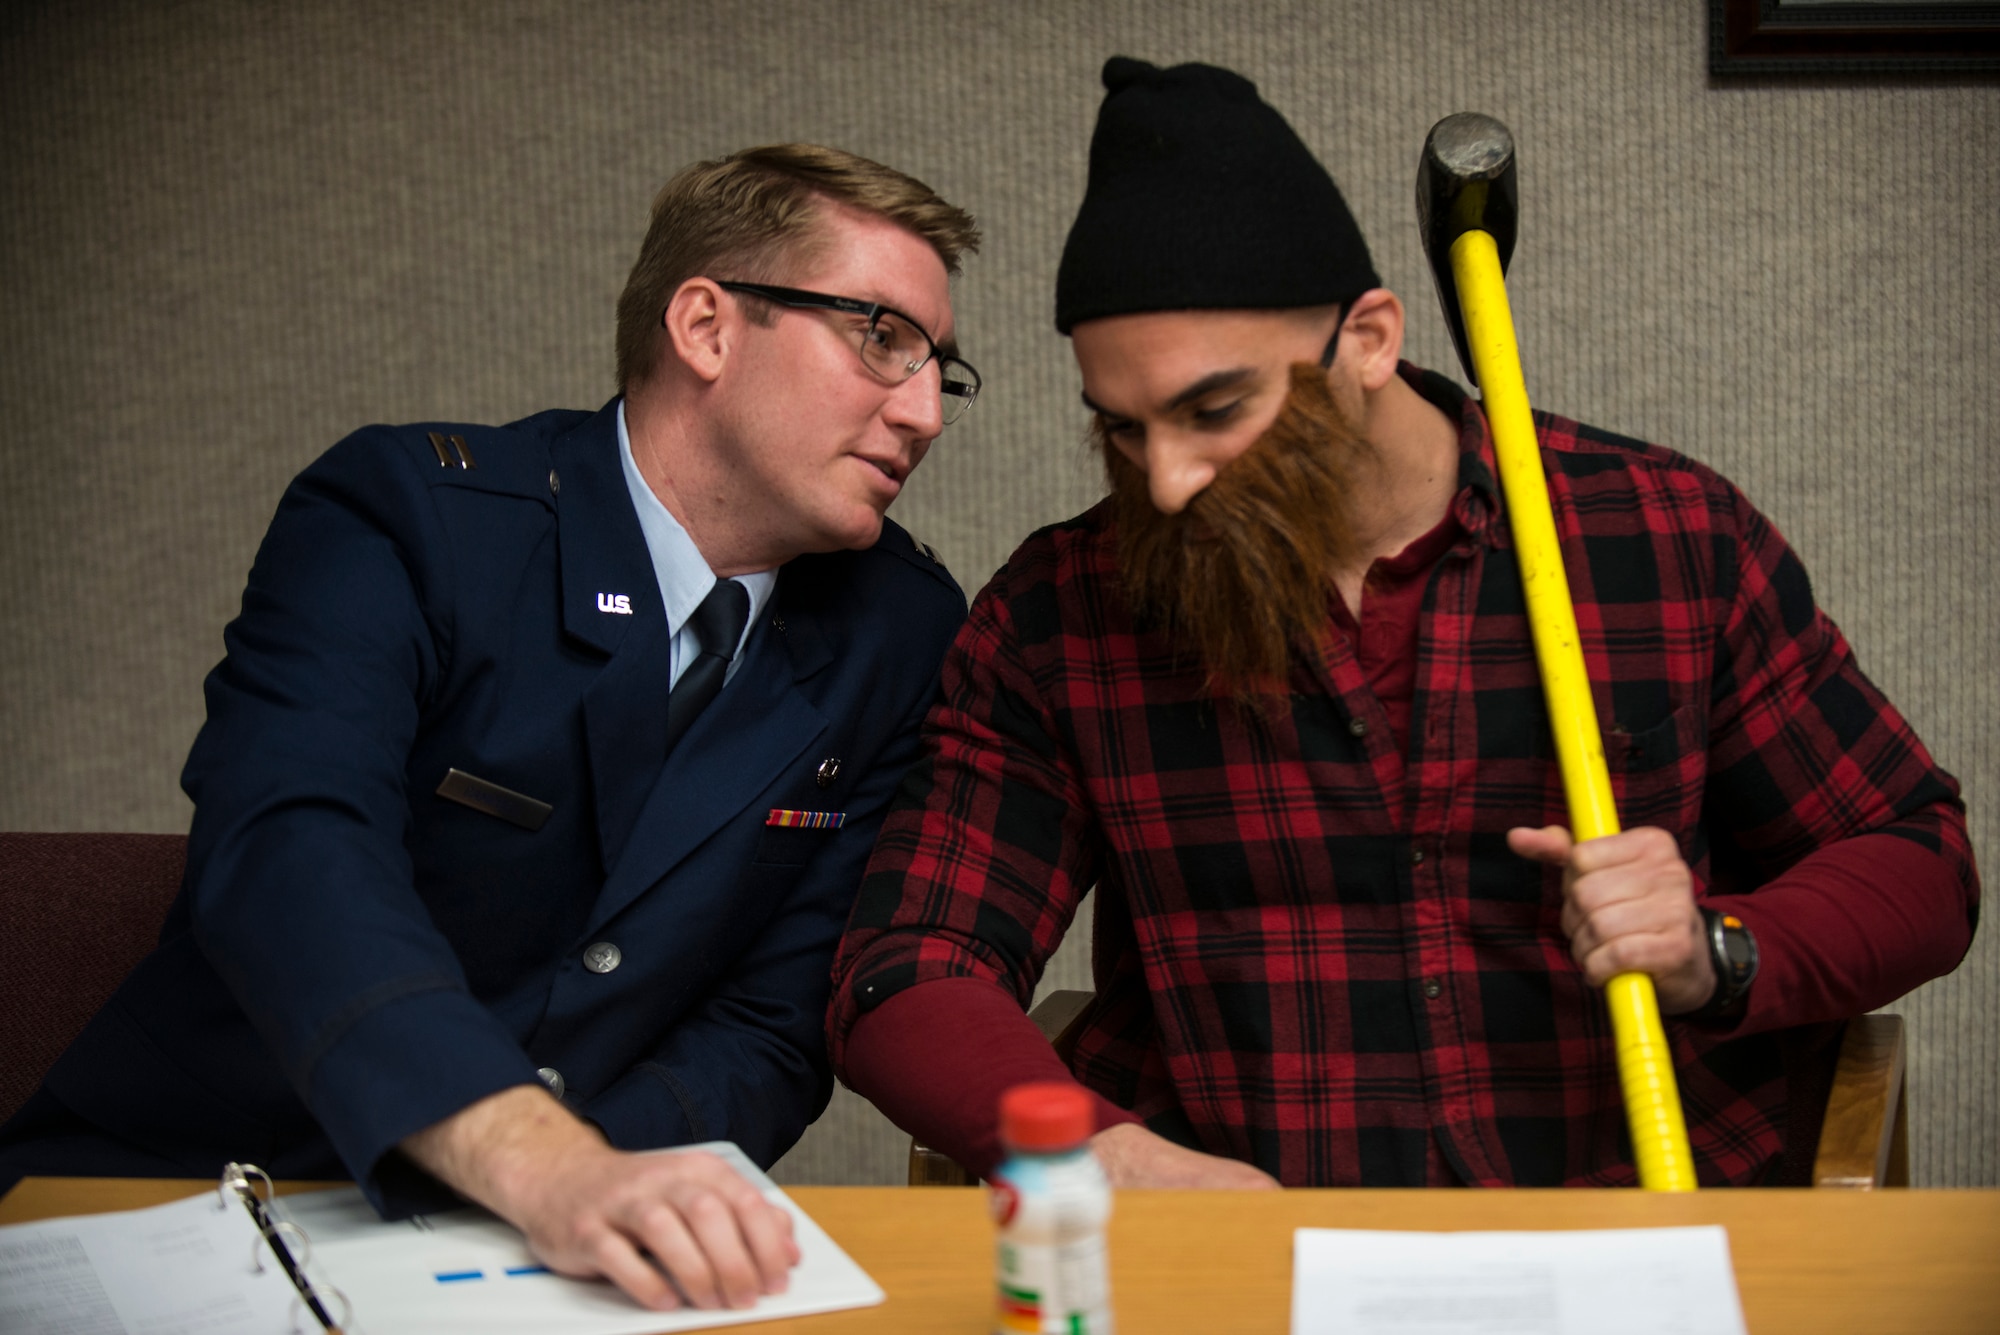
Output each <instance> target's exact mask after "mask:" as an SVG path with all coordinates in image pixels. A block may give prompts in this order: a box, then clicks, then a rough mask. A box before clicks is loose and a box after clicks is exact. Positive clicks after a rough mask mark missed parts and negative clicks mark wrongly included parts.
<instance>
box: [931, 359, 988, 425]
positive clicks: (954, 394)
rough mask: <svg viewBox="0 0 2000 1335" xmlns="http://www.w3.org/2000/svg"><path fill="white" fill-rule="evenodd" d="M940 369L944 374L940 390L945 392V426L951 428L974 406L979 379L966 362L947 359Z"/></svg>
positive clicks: (943, 397)
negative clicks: (973, 401)
mask: <svg viewBox="0 0 2000 1335" xmlns="http://www.w3.org/2000/svg"><path fill="white" fill-rule="evenodd" d="M939 369H940V370H941V371H942V372H943V373H944V375H943V379H942V381H941V382H940V384H939V388H940V389H941V390H942V391H943V395H942V399H943V403H944V424H945V425H946V426H950V425H951V424H952V423H953V422H956V421H957V420H958V419H959V418H960V417H963V416H964V415H965V410H966V409H967V408H970V407H971V406H972V400H973V399H974V398H975V397H976V396H977V395H978V393H979V377H978V376H976V375H974V374H973V371H972V368H971V367H969V366H967V365H966V364H965V363H964V362H959V361H953V360H951V359H949V358H946V359H945V360H944V361H943V363H942V365H941V366H940V367H939Z"/></svg>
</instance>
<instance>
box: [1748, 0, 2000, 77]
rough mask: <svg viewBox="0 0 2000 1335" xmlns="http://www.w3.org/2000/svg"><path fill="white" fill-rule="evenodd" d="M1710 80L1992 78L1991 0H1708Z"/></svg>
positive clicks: (1997, 37) (1996, 65)
mask: <svg viewBox="0 0 2000 1335" xmlns="http://www.w3.org/2000/svg"><path fill="white" fill-rule="evenodd" d="M1708 25H1709V30H1708V71H1709V73H1710V74H1711V75H1715V76H1719V77H1728V76H1732V75H1772V74H1815V75H1824V74H1956V75H1968V74H1971V75H1986V76H1989V77H1991V76H2000V3H1994V2H1993V0H1709V17H1708Z"/></svg>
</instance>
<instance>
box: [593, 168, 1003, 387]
mask: <svg viewBox="0 0 2000 1335" xmlns="http://www.w3.org/2000/svg"><path fill="white" fill-rule="evenodd" d="M829 200H830V201H832V202H834V203H836V204H841V205H845V206H847V207H848V208H853V209H859V210H861V211H862V212H864V213H872V214H874V215H876V216H877V217H880V218H886V219H887V220H888V221H890V222H892V223H895V224H896V225H897V226H899V227H902V228H905V229H907V230H908V231H911V232H913V233H915V234H916V235H917V236H919V237H921V238H923V240H925V241H926V242H928V243H929V244H930V247H931V249H932V250H935V251H936V252H937V255H938V258H939V259H941V260H943V261H944V267H945V270H946V272H948V273H953V274H956V273H957V272H958V262H959V258H960V257H961V256H962V255H966V254H970V253H972V252H975V251H977V250H978V249H979V225H978V223H976V222H974V221H973V218H972V215H971V214H969V213H967V212H965V210H963V209H960V208H957V207H954V206H953V205H951V204H948V203H946V202H945V201H944V200H942V199H940V198H938V196H937V193H936V192H935V191H933V190H932V189H931V188H930V187H929V186H927V185H925V184H924V183H923V182H922V181H919V180H917V179H915V178H914V177H910V176H905V175H904V174H903V173H901V172H899V171H896V170H895V169H894V168H891V167H885V166H883V165H882V164H881V163H879V162H870V161H869V160H868V159H867V158H863V157H857V156H855V155H854V154H852V153H846V152H842V151H841V150H840V149H837V148H823V147H821V146H820V145H818V144H770V145H766V146H765V147H762V148H747V149H744V150H743V151H742V152H740V153H732V154H730V155H729V156H728V157H726V158H717V159H715V160H714V161H711V162H697V163H695V164H694V165H693V166H691V167H687V168H685V169H683V170H682V171H680V172H678V173H677V174H676V175H675V176H674V178H673V179H672V180H671V181H668V182H667V183H666V185H665V186H663V187H662V188H661V190H660V193H659V195H658V197H656V198H655V199H654V200H653V220H652V223H651V225H650V226H648V227H647V229H646V239H645V241H644V242H643V243H642V244H641V245H640V247H639V259H638V262H637V263H635V264H634V265H633V266H632V274H631V277H629V278H627V279H626V280H625V291H624V293H623V295H621V296H620V297H619V298H618V386H619V388H620V389H621V390H624V389H628V388H630V387H631V386H633V385H636V384H640V383H643V382H644V381H645V380H646V379H647V378H648V377H649V376H650V375H651V374H652V372H653V368H654V366H655V365H656V364H657V363H658V360H659V344H660V339H661V338H662V337H663V336H664V330H663V329H662V328H661V325H660V316H661V314H662V313H663V312H664V311H665V310H666V308H667V302H669V301H670V300H672V299H673V295H674V293H675V292H676V291H678V290H679V289H680V285H681V284H682V283H685V282H686V281H687V280H688V279H690V278H696V277H701V276H703V275H707V276H710V277H717V278H726V279H733V280H736V281H739V282H761V283H770V282H780V281H782V280H783V279H784V278H786V277H787V276H788V275H789V273H790V272H792V271H796V270H798V269H800V268H803V267H805V266H806V265H807V264H809V263H811V261H812V260H813V259H814V258H816V257H817V256H818V255H819V254H820V253H821V251H822V250H823V248H824V246H825V244H826V241H827V237H826V235H825V232H824V230H823V229H822V228H821V226H820V222H821V218H822V216H823V207H822V206H823V205H824V203H825V202H826V201H829ZM764 318H766V319H768V318H770V317H769V316H768V315H766V316H765V317H764Z"/></svg>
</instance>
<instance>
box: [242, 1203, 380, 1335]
mask: <svg viewBox="0 0 2000 1335" xmlns="http://www.w3.org/2000/svg"><path fill="white" fill-rule="evenodd" d="M253 1178H256V1179H261V1180H262V1181H263V1183H264V1194H263V1195H262V1196H259V1195H258V1194H257V1186H256V1182H255V1181H253V1180H252V1179H253ZM232 1194H233V1195H234V1196H235V1197H236V1199H237V1200H238V1201H240V1202H241V1203H242V1205H243V1208H244V1209H245V1210H247V1211H248V1212H249V1214H250V1221H251V1222H252V1223H253V1224H255V1225H256V1226H257V1236H258V1238H259V1239H260V1240H261V1242H262V1243H263V1245H264V1246H266V1247H268V1248H270V1251H271V1255H272V1256H273V1257H275V1258H277V1262H278V1266H279V1268H280V1269H282V1270H283V1271H284V1272H285V1278H286V1279H289V1280H290V1281H291V1282H292V1287H293V1288H294V1289H296V1290H298V1297H297V1298H296V1299H294V1300H293V1304H292V1310H293V1316H292V1321H293V1328H294V1329H297V1323H298V1307H299V1305H300V1304H301V1303H302V1304H304V1306H305V1309H306V1310H307V1311H308V1312H310V1313H311V1314H312V1318H313V1320H315V1321H317V1322H319V1326H320V1329H321V1330H323V1331H326V1332H327V1333H328V1335H341V1328H342V1327H343V1326H345V1325H347V1324H349V1323H350V1322H351V1321H352V1320H353V1308H352V1307H351V1306H350V1305H349V1304H348V1301H347V1295H346V1294H344V1293H342V1292H341V1291H340V1290H339V1289H329V1290H328V1292H329V1293H331V1294H333V1296H334V1297H335V1298H337V1299H339V1300H340V1309H341V1315H340V1319H339V1320H338V1321H336V1320H334V1317H333V1314H332V1313H331V1312H329V1311H328V1310H327V1306H326V1303H325V1301H324V1300H323V1299H321V1297H320V1296H319V1293H318V1291H317V1290H316V1289H314V1287H313V1282H312V1280H311V1279H310V1278H308V1277H307V1275H306V1265H307V1263H308V1262H309V1261H310V1260H311V1259H312V1239H311V1238H309V1237H307V1236H306V1233H305V1230H304V1229H302V1228H300V1227H299V1226H298V1225H297V1224H294V1223H292V1222H291V1221H290V1220H289V1219H279V1218H277V1217H276V1216H275V1215H274V1214H273V1213H272V1202H274V1201H275V1200H276V1199H277V1196H278V1188H277V1186H276V1184H275V1183H273V1182H272V1181H271V1175H270V1174H269V1173H267V1172H265V1171H264V1170H263V1169H261V1168H259V1167H258V1166H257V1165H256V1164H242V1163H232V1164H225V1165H223V1169H222V1181H221V1182H220V1183H219V1184H218V1185H217V1187H216V1197H217V1199H218V1201H219V1202H220V1205H219V1207H218V1208H221V1209H228V1208H229V1197H230V1196H231V1195H232ZM287 1233H289V1234H291V1235H292V1236H293V1237H295V1238H297V1239H298V1240H299V1244H300V1249H299V1254H298V1255H297V1256H294V1255H293V1254H292V1249H291V1248H290V1247H288V1246H286V1245H285V1235H286V1234H287ZM250 1261H251V1264H252V1265H253V1266H255V1267H256V1268H257V1269H259V1270H262V1269H263V1268H264V1263H263V1262H262V1261H261V1260H260V1259H258V1257H257V1248H256V1246H255V1245H254V1244H253V1246H252V1249H251V1255H250Z"/></svg>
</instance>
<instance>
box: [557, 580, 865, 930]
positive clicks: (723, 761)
mask: <svg viewBox="0 0 2000 1335" xmlns="http://www.w3.org/2000/svg"><path fill="white" fill-rule="evenodd" d="M785 593H786V589H785V579H784V576H783V574H782V573H781V574H780V575H779V578H778V588H777V591H776V594H775V595H774V597H773V598H772V601H771V608H769V609H767V610H766V612H765V614H764V618H763V620H762V622H761V623H760V624H759V625H758V626H757V627H756V628H755V629H754V630H753V631H752V632H751V634H750V638H749V640H748V642H747V643H746V644H745V645H744V648H743V661H742V662H741V664H740V665H739V666H738V667H737V669H736V673H735V675H734V676H732V677H731V678H730V679H729V684H728V685H727V686H725V687H724V688H723V690H722V694H721V695H718V696H717V697H716V698H715V703H713V704H711V705H710V706H709V707H708V708H707V709H705V710H703V711H702V713H701V716H700V717H699V718H697V719H696V720H695V721H694V723H693V725H692V726H691V727H689V729H688V731H687V733H686V735H684V736H683V737H682V738H681V740H680V744H679V745H677V746H676V747H675V748H674V751H673V754H672V755H671V756H669V757H668V758H667V763H666V765H665V766H664V767H662V768H660V769H659V771H658V774H659V779H658V782H657V783H655V784H653V785H652V792H651V795H650V796H649V798H648V799H647V801H646V803H645V806H644V809H643V810H642V811H641V813H640V815H639V819H638V824H637V827H636V828H635V829H634V830H633V832H632V835H631V839H630V841H629V842H628V843H627V844H626V846H625V849H624V853H623V856H622V857H620V858H619V860H618V861H617V862H616V863H615V864H614V865H613V866H612V868H611V875H610V879H609V880H608V881H607V882H606V883H605V887H604V891H603V893H602V894H600V895H599V896H598V899H597V904H596V906H595V908H593V909H592V911H591V915H590V925H589V927H588V928H586V933H589V932H594V931H596V930H597V929H598V928H599V927H601V926H602V925H603V924H605V923H606V922H608V921H610V919H611V918H612V917H614V916H616V915H617V914H618V912H619V911H620V910H622V909H624V908H625V906H626V905H628V904H630V903H631V902H632V901H633V900H634V899H636V898H638V896H640V895H641V894H643V893H645V891H646V890H647V889H648V888H650V887H651V886H653V885H654V884H656V883H657V882H658V881H659V880H660V878H661V877H663V876H666V875H667V874H668V873H669V872H671V871H673V870H674V868H675V867H676V866H678V865H679V864H680V862H681V861H682V860H683V859H684V858H686V857H687V856H688V855H689V854H690V853H692V852H694V851H695V850H696V849H697V848H699V847H700V846H701V844H702V843H703V842H704V841H705V840H706V839H708V837H709V836H710V835H712V834H714V833H715V832H716V831H717V830H719V829H721V828H722V827H723V826H724V825H726V824H727V823H729V822H730V821H731V820H732V819H734V818H736V817H737V816H739V815H741V814H742V812H743V810H744V808H745V807H746V806H748V805H749V804H751V803H752V802H754V801H755V800H756V799H757V797H758V795H759V794H761V793H763V792H764V791H765V790H766V789H767V788H769V787H770V786H771V784H772V783H773V782H774V781H775V780H776V779H778V778H779V777H780V776H781V775H782V774H783V773H784V772H785V771H786V769H787V768H788V767H790V766H791V765H792V764H793V763H794V762H795V761H797V760H798V759H799V757H800V756H802V755H804V754H805V752H806V750H807V748H808V747H810V746H811V745H812V744H813V742H814V740H815V739H816V738H818V737H819V736H820V735H821V734H822V733H824V732H825V731H826V730H827V719H826V716H825V715H824V714H822V713H821V712H820V710H819V708H818V706H817V705H815V704H814V703H813V701H812V700H810V699H809V698H808V697H807V694H806V692H805V691H804V690H802V689H801V688H800V682H801V681H803V680H804V679H805V678H807V677H809V676H811V675H812V674H813V673H814V672H816V671H817V670H818V669H819V668H820V667H821V666H823V665H824V664H825V663H826V662H827V661H829V652H830V650H829V648H828V646H827V644H826V642H825V640H824V638H823V637H822V636H821V635H820V633H819V627H818V624H817V622H816V621H815V620H814V619H813V618H812V617H811V615H810V614H809V613H806V612H805V611H803V609H796V608H794V607H793V606H792V605H791V604H790V603H789V602H788V600H787V599H786V596H785ZM774 609H782V616H783V619H784V621H785V622H786V623H787V624H786V629H785V630H784V631H782V632H780V631H778V630H777V629H775V627H774V622H775V621H776V620H777V616H776V615H775V614H774ZM655 754H657V752H656V753H655ZM631 780H632V781H633V782H634V783H635V786H637V785H639V784H643V783H644V782H645V779H644V777H643V775H641V774H635V775H633V776H631ZM720 888H723V889H726V888H727V886H726V885H725V886H722V887H720Z"/></svg>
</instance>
